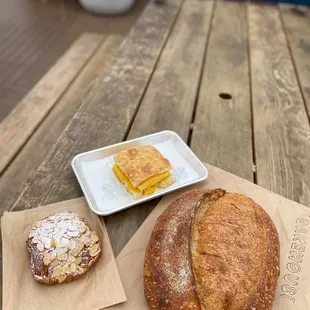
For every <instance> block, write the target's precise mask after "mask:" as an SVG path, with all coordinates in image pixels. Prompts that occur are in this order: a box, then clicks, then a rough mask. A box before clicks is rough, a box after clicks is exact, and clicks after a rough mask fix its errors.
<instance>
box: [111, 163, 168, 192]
mask: <svg viewBox="0 0 310 310" xmlns="http://www.w3.org/2000/svg"><path fill="white" fill-rule="evenodd" d="M113 172H114V174H115V175H116V176H117V178H118V180H119V181H120V182H121V183H122V184H124V185H125V186H126V189H127V191H128V192H129V193H131V194H133V195H135V196H142V195H151V194H153V193H154V192H155V190H156V188H157V184H158V183H160V182H162V181H165V180H167V179H168V178H169V176H170V172H169V171H166V172H164V173H161V174H158V175H155V176H152V177H150V178H148V179H146V180H145V181H143V182H142V183H140V184H139V185H138V186H137V187H134V186H133V185H132V183H131V182H130V180H129V178H128V177H127V175H126V174H125V173H124V172H123V170H122V169H121V168H120V167H119V166H118V165H114V166H113Z"/></svg>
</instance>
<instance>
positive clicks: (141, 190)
mask: <svg viewBox="0 0 310 310" xmlns="http://www.w3.org/2000/svg"><path fill="white" fill-rule="evenodd" d="M114 162H115V165H114V166H113V172H114V174H115V175H116V176H117V178H118V180H119V181H120V182H121V183H122V184H124V186H125V187H126V189H127V191H128V192H129V193H131V194H132V195H133V196H134V197H135V198H139V197H141V196H143V195H151V194H153V193H154V192H155V191H156V188H166V187H168V186H170V185H171V184H173V183H175V179H174V177H173V176H172V175H171V174H170V170H171V169H172V167H171V164H170V162H169V160H168V159H166V158H164V157H163V155H162V154H161V153H160V152H159V151H158V150H157V149H156V148H155V147H153V146H151V145H146V146H137V147H130V148H128V149H126V150H123V151H121V152H119V153H117V154H116V155H115V156H114Z"/></svg>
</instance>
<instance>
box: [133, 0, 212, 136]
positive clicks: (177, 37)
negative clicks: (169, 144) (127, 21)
mask: <svg viewBox="0 0 310 310" xmlns="http://www.w3.org/2000/svg"><path fill="white" fill-rule="evenodd" d="M212 8H213V1H200V0H192V1H186V2H185V3H184V5H183V7H182V11H181V12H180V15H179V17H178V20H177V22H176V24H175V27H174V29H173V31H172V33H171V35H170V37H169V40H168V41H167V43H166V46H165V48H164V50H163V52H162V54H161V57H160V60H159V62H158V64H157V66H156V71H155V72H154V74H153V76H152V79H151V82H150V84H149V87H148V89H147V91H146V94H145V96H144V98H143V101H142V103H141V106H140V108H139V111H138V113H137V116H136V118H135V120H134V123H133V125H132V128H131V130H130V132H129V138H136V137H139V136H141V135H146V134H150V133H154V132H157V131H159V130H165V129H169V130H174V131H176V132H177V133H178V134H179V135H180V136H181V137H182V138H183V139H184V140H185V141H186V140H187V137H188V133H189V125H190V122H191V119H192V114H193V109H194V105H195V99H196V93H197V90H198V85H199V79H200V73H201V67H202V63H203V58H204V52H205V48H206V42H207V38H208V32H209V26H210V20H211V15H212Z"/></svg>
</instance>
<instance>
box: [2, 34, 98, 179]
mask: <svg viewBox="0 0 310 310" xmlns="http://www.w3.org/2000/svg"><path fill="white" fill-rule="evenodd" d="M92 37H93V38H98V40H97V41H98V42H96V43H93V45H94V46H93V47H92V50H90V51H89V52H84V57H85V61H84V62H82V63H80V65H79V67H78V68H77V70H75V71H73V70H72V74H71V75H70V76H68V78H67V79H66V81H65V82H66V83H65V85H64V86H62V88H61V90H60V91H59V90H56V91H54V93H53V91H51V90H50V94H49V96H50V98H49V99H48V100H50V102H49V103H48V104H47V105H46V106H43V107H41V109H43V110H45V111H43V112H39V113H40V114H41V115H39V117H38V118H37V119H36V118H34V119H33V120H32V121H33V123H32V122H30V119H31V117H30V116H29V114H31V113H30V111H27V109H29V107H27V105H25V103H28V105H29V103H30V101H31V99H32V98H36V100H37V101H38V100H39V101H40V100H43V98H40V97H42V95H40V91H41V92H42V90H44V87H48V86H49V83H50V82H51V81H48V80H49V79H52V78H53V75H55V74H56V75H57V70H58V71H61V66H60V64H62V63H65V62H66V60H67V56H68V55H71V57H72V55H73V56H74V52H75V48H81V49H82V50H83V41H85V42H84V43H87V40H91V38H92ZM103 40H104V36H103V35H99V34H88V33H85V34H83V35H81V36H80V37H79V38H78V39H77V40H76V41H75V42H74V43H73V44H72V46H71V48H70V49H69V50H68V51H67V52H65V53H64V54H63V56H62V57H61V58H60V59H59V60H58V61H57V63H56V64H55V66H53V67H52V68H51V69H50V70H49V71H48V72H47V74H46V75H45V76H44V77H43V78H42V79H41V80H40V81H39V82H38V83H37V84H36V85H35V86H34V88H33V89H32V90H30V92H29V93H28V94H27V95H26V97H24V98H23V99H22V101H21V102H20V103H19V104H18V105H17V106H16V107H15V109H14V110H13V111H12V112H11V113H10V114H9V115H8V116H7V117H6V118H5V119H4V120H3V122H2V123H1V125H0V130H1V132H0V136H1V135H2V138H3V139H2V141H1V144H0V149H1V150H2V153H3V154H2V159H0V177H1V175H2V174H3V173H4V171H5V170H6V169H7V167H8V166H9V165H10V164H11V163H12V162H13V161H14V159H15V158H16V156H17V155H18V153H19V152H20V151H21V149H22V148H23V147H24V146H25V145H26V144H27V142H28V141H29V139H30V138H31V136H32V134H33V133H34V132H35V131H36V130H37V129H38V128H39V127H40V125H41V124H42V123H43V122H44V120H45V119H46V118H47V116H48V115H49V114H50V112H51V110H52V109H53V108H54V106H55V105H56V104H57V103H58V102H59V100H60V98H61V97H62V96H63V94H64V93H65V92H66V90H67V89H68V87H70V86H71V85H72V83H73V82H74V80H75V78H76V77H77V76H78V75H79V74H80V73H81V72H82V71H83V69H84V68H85V66H86V65H87V64H88V62H89V60H90V59H91V58H92V57H93V56H94V54H95V53H96V52H97V50H98V49H99V47H100V45H101V43H102V42H103ZM89 48H90V47H89ZM82 54H83V53H82V52H81V53H79V52H78V53H77V54H76V55H75V56H78V55H80V56H81V55H82ZM69 60H70V58H69ZM45 80H47V82H46V85H44V82H42V81H45ZM42 83H43V84H42ZM35 108H36V109H38V107H36V105H35V103H34V104H33V109H35ZM25 110H26V111H25ZM16 118H17V119H18V118H21V119H20V120H19V122H21V125H22V127H20V128H16V126H17V125H18V122H17V123H16ZM25 125H26V127H24V126H25ZM14 127H15V129H14ZM12 131H13V136H11V137H6V134H5V133H6V132H7V133H8V135H9V134H10V133H12ZM22 132H23V133H22ZM9 138H10V140H8V139H9ZM16 139H17V143H14V142H13V141H12V140H16ZM9 141H11V144H10V143H8V142H9ZM5 148H7V151H5V150H4V149H5Z"/></svg>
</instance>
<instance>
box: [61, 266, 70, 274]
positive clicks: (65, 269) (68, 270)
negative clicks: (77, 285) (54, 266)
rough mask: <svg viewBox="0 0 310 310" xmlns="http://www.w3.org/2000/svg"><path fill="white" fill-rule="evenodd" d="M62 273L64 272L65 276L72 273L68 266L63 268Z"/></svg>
mask: <svg viewBox="0 0 310 310" xmlns="http://www.w3.org/2000/svg"><path fill="white" fill-rule="evenodd" d="M62 272H63V273H64V274H65V273H70V272H71V271H70V268H69V266H68V265H65V266H63V267H62Z"/></svg>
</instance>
